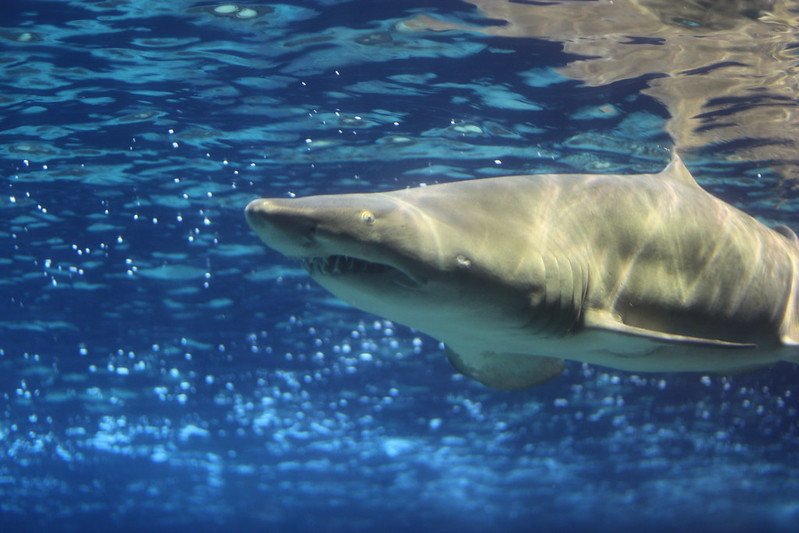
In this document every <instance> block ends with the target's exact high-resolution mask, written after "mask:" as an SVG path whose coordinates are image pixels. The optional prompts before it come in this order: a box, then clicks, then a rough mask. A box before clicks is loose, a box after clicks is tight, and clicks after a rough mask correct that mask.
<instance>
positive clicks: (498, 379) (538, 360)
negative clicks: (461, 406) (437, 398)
mask: <svg viewBox="0 0 799 533" xmlns="http://www.w3.org/2000/svg"><path fill="white" fill-rule="evenodd" d="M447 358H448V359H449V362H450V363H451V364H452V366H453V367H455V369H456V370H458V371H459V372H461V373H462V374H464V375H466V376H469V377H470V378H473V379H475V380H477V381H479V382H480V383H482V384H483V385H486V386H488V387H491V388H494V389H499V390H518V389H526V388H528V387H532V386H534V385H538V384H540V383H543V382H545V381H548V380H550V379H552V378H554V377H556V376H558V375H560V373H561V372H562V371H563V359H556V358H554V357H541V356H537V355H528V354H521V353H497V352H488V351H484V352H470V351H468V350H460V351H458V352H455V351H453V350H452V349H450V348H447Z"/></svg>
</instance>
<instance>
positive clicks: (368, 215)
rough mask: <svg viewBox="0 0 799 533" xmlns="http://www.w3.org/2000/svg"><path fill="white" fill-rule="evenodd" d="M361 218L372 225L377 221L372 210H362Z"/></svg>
mask: <svg viewBox="0 0 799 533" xmlns="http://www.w3.org/2000/svg"><path fill="white" fill-rule="evenodd" d="M361 220H362V221H363V222H364V223H366V224H369V225H370V226H371V225H372V224H374V223H375V216H374V214H373V213H372V212H371V211H361Z"/></svg>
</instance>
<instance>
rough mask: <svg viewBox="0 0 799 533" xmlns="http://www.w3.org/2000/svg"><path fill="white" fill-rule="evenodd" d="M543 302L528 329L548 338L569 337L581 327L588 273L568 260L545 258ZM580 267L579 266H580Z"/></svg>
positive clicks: (545, 254)
mask: <svg viewBox="0 0 799 533" xmlns="http://www.w3.org/2000/svg"><path fill="white" fill-rule="evenodd" d="M542 259H543V265H544V272H543V274H544V275H543V279H544V298H543V300H542V302H541V304H540V305H539V306H538V308H537V309H534V310H533V312H532V317H531V319H530V321H529V323H528V324H529V327H530V328H532V329H533V330H534V331H535V332H536V333H538V334H541V335H544V336H546V337H562V336H564V335H568V334H569V333H571V332H572V331H574V330H575V328H576V327H577V326H578V325H579V322H580V318H581V315H582V307H583V304H584V302H585V291H586V290H587V283H586V280H585V273H584V271H583V269H582V268H581V265H580V266H578V269H579V272H578V271H576V270H575V268H574V264H573V262H572V261H571V260H569V259H568V258H566V257H565V256H562V257H559V256H558V255H556V254H553V253H551V252H545V253H544V254H543V258H542ZM578 265H579V263H578Z"/></svg>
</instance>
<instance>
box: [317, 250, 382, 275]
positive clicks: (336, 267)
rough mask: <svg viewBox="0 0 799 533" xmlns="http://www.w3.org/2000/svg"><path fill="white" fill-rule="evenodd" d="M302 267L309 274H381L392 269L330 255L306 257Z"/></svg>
mask: <svg viewBox="0 0 799 533" xmlns="http://www.w3.org/2000/svg"><path fill="white" fill-rule="evenodd" d="M302 265H303V266H304V267H305V270H307V271H308V272H309V273H311V274H326V275H337V274H382V273H385V272H389V271H391V270H396V269H395V268H393V267H390V266H388V265H384V264H381V263H372V262H371V261H366V260H364V259H358V258H357V257H350V256H347V255H331V256H328V257H306V258H305V259H303V260H302Z"/></svg>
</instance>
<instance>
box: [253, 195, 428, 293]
mask: <svg viewBox="0 0 799 533" xmlns="http://www.w3.org/2000/svg"><path fill="white" fill-rule="evenodd" d="M365 212H367V211H363V210H358V209H353V208H351V207H350V206H341V204H340V203H335V204H332V205H331V204H323V205H309V206H305V205H303V203H302V200H281V199H261V200H254V201H253V202H250V204H249V205H248V206H247V208H246V209H245V214H246V218H247V222H248V223H249V225H250V227H251V228H252V229H253V230H254V231H255V233H256V234H257V235H258V236H259V237H260V238H261V240H262V241H263V242H264V243H265V244H266V245H267V246H269V247H271V248H273V249H275V250H276V251H278V252H280V253H282V254H283V255H285V256H287V257H291V258H294V259H298V260H299V261H300V263H301V264H302V266H303V267H304V268H305V270H306V271H307V272H308V273H309V274H310V275H311V277H313V278H314V279H315V280H316V281H317V282H319V283H320V284H321V285H323V286H325V287H327V288H329V289H331V288H332V286H336V287H338V289H339V290H341V289H343V288H350V289H352V290H355V291H356V292H359V293H360V292H362V291H366V290H371V291H385V292H388V293H390V292H393V291H394V290H397V289H400V290H413V291H420V290H422V289H423V288H424V287H425V286H426V285H427V282H428V279H427V276H426V275H425V273H424V272H422V269H421V268H417V266H416V262H414V261H413V260H410V259H409V258H408V257H404V256H403V255H402V254H401V253H397V251H396V250H395V249H393V248H392V247H391V246H387V245H386V243H385V242H380V241H383V240H384V237H383V236H378V237H376V238H375V237H372V239H369V238H368V236H365V235H364V230H365V229H370V228H366V226H368V225H369V222H370V221H369V220H367V221H366V222H364V221H363V218H364V217H363V213H365ZM342 213H344V214H343V215H342ZM368 213H369V214H370V216H373V215H371V212H368ZM370 240H373V241H377V242H369V241H370ZM335 292H337V293H338V291H335ZM345 299H346V297H345Z"/></svg>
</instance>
